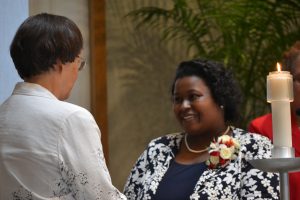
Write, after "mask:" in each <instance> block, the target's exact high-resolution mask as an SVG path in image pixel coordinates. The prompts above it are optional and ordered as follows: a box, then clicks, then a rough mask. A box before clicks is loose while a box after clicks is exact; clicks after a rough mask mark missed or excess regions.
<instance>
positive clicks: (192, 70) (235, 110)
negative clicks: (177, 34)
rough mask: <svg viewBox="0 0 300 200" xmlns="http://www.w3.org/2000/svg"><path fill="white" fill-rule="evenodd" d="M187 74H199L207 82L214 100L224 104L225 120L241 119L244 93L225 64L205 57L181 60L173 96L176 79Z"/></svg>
mask: <svg viewBox="0 0 300 200" xmlns="http://www.w3.org/2000/svg"><path fill="white" fill-rule="evenodd" d="M187 76H197V77H199V78H201V79H202V80H203V81H204V82H205V83H206V85H207V86H208V88H209V89H210V91H211V93H212V97H213V99H214V101H215V102H216V103H217V104H218V105H220V106H221V105H222V106H224V118H225V122H232V123H234V122H237V121H238V120H239V119H240V113H239V107H240V103H241V101H242V93H241V90H240V87H239V85H238V84H237V81H236V80H235V79H234V77H233V74H232V72H231V71H230V70H228V69H225V67H224V66H223V64H221V63H218V62H214V61H210V60H205V59H195V60H190V61H184V62H181V63H180V64H179V66H178V68H177V70H176V74H175V78H174V81H173V84H172V89H171V91H172V96H173V95H174V89H175V88H174V87H175V83H176V81H177V80H178V79H180V78H183V77H187Z"/></svg>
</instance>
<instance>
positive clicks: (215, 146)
mask: <svg viewBox="0 0 300 200" xmlns="http://www.w3.org/2000/svg"><path fill="white" fill-rule="evenodd" d="M172 99H173V110H174V113H175V116H176V118H177V119H178V121H179V123H180V125H181V127H182V128H183V132H182V133H176V134H170V135H166V136H163V137H160V138H157V139H155V140H153V141H151V142H150V143H149V145H148V147H147V149H146V150H145V151H144V152H143V154H142V155H141V156H140V158H139V159H138V161H137V162H136V164H135V166H134V168H133V169H132V171H131V173H130V176H129V178H128V181H127V183H126V185H125V189H124V193H125V195H126V196H127V198H128V199H130V200H131V199H142V200H146V199H151V200H168V199H170V200H177V199H178V200H184V199H193V200H196V199H203V200H204V199H210V200H222V199H224V200H225V199H226V200H238V199H247V200H251V199H253V200H254V199H255V200H257V199H279V180H278V175H277V174H274V173H269V172H263V171H260V170H258V169H255V168H254V167H253V166H252V165H251V164H250V163H249V160H251V159H264V158H270V157H271V148H272V145H271V143H270V141H269V140H268V139H267V138H266V137H263V136H260V135H257V134H250V133H248V132H246V131H244V130H242V129H238V128H234V127H232V126H230V125H229V124H231V123H233V122H235V121H236V120H237V119H238V117H239V114H238V107H239V103H240V102H241V93H240V90H239V87H238V85H237V83H236V81H235V80H234V79H233V76H232V74H231V72H230V71H229V70H225V68H224V67H223V65H222V64H220V63H216V62H213V61H208V60H201V59H198V60H191V61H185V62H182V63H181V64H180V65H179V67H178V69H177V71H176V75H175V79H174V82H173V85H172Z"/></svg>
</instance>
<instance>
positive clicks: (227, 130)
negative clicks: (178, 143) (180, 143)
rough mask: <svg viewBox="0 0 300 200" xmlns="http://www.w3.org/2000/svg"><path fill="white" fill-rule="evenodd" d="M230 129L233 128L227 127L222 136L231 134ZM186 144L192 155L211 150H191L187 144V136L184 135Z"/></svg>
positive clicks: (207, 148)
mask: <svg viewBox="0 0 300 200" xmlns="http://www.w3.org/2000/svg"><path fill="white" fill-rule="evenodd" d="M230 128H231V126H227V129H226V131H225V132H224V133H223V134H222V135H226V134H227V133H228V132H229V130H230ZM184 144H185V146H186V148H187V149H188V150H189V151H190V152H192V153H203V152H206V151H208V150H209V147H206V148H205V149H201V150H194V149H191V148H190V146H189V145H188V142H187V134H185V135H184Z"/></svg>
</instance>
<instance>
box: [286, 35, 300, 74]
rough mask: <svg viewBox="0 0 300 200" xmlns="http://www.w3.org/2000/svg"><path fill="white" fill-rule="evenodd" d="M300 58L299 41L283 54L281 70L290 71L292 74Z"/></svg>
mask: <svg viewBox="0 0 300 200" xmlns="http://www.w3.org/2000/svg"><path fill="white" fill-rule="evenodd" d="M299 56H300V41H296V42H295V43H294V45H293V46H292V47H291V48H290V49H289V50H287V51H286V52H284V53H283V56H282V64H283V70H286V71H290V72H291V73H293V70H294V67H295V62H296V60H297V58H298V57H299Z"/></svg>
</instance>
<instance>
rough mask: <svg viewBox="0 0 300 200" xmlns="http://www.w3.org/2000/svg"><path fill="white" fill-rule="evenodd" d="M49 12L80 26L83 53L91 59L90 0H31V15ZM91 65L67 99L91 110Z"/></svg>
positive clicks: (80, 74)
mask: <svg viewBox="0 0 300 200" xmlns="http://www.w3.org/2000/svg"><path fill="white" fill-rule="evenodd" d="M41 12H47V13H52V14H57V15H64V16H66V17H68V18H70V19H71V20H73V21H74V22H75V23H76V24H77V25H78V26H79V28H80V30H81V32H82V36H83V40H84V52H83V55H84V56H85V57H86V58H87V61H89V8H88V0H63V1H61V0H29V15H35V14H38V13H41ZM89 74H90V66H89V63H87V66H86V68H84V70H82V71H81V72H80V73H79V77H78V80H77V82H76V83H75V86H74V88H73V90H72V93H71V96H70V97H69V99H68V100H67V101H69V102H72V103H74V104H77V105H80V106H82V107H84V108H87V109H88V110H90V80H89V78H90V76H89Z"/></svg>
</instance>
